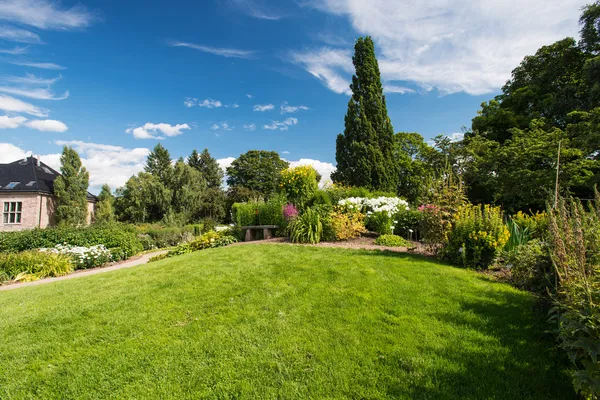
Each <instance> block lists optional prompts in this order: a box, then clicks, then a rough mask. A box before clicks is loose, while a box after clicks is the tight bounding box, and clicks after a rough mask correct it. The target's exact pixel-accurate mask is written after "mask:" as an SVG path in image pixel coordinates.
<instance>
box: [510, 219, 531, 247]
mask: <svg viewBox="0 0 600 400" xmlns="http://www.w3.org/2000/svg"><path fill="white" fill-rule="evenodd" d="M506 226H507V227H508V233H509V237H508V241H507V242H506V244H505V245H504V250H506V251H509V252H510V251H514V250H516V248H517V247H519V246H523V245H524V244H526V243H527V242H529V240H530V239H531V232H529V228H528V227H525V228H522V227H521V226H520V225H519V224H518V223H517V222H516V221H515V220H514V219H512V218H509V219H508V221H507V222H506Z"/></svg>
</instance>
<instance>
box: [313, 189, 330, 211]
mask: <svg viewBox="0 0 600 400" xmlns="http://www.w3.org/2000/svg"><path fill="white" fill-rule="evenodd" d="M330 205H331V198H330V197H329V193H327V191H325V190H317V191H315V193H314V194H313V196H312V199H310V200H309V201H308V206H309V207H313V206H330Z"/></svg>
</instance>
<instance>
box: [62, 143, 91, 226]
mask: <svg viewBox="0 0 600 400" xmlns="http://www.w3.org/2000/svg"><path fill="white" fill-rule="evenodd" d="M60 164H61V166H60V173H61V175H60V176H58V177H57V178H56V179H55V180H54V195H55V196H56V223H57V224H59V225H67V226H79V225H83V224H85V223H86V219H87V189H88V185H89V181H90V175H89V173H88V172H87V171H86V169H85V167H83V166H82V164H81V159H80V158H79V154H77V152H76V151H75V150H73V149H72V148H70V147H67V146H65V147H64V148H63V152H62V155H61V156H60Z"/></svg>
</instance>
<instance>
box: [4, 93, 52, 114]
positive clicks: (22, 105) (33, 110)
mask: <svg viewBox="0 0 600 400" xmlns="http://www.w3.org/2000/svg"><path fill="white" fill-rule="evenodd" d="M0 110H4V111H6V112H15V113H26V114H30V115H35V116H36V117H45V116H47V115H48V110H45V109H42V108H40V107H37V106H34V105H33V104H30V103H26V102H24V101H21V100H19V99H15V98H14V97H10V96H7V95H3V94H0Z"/></svg>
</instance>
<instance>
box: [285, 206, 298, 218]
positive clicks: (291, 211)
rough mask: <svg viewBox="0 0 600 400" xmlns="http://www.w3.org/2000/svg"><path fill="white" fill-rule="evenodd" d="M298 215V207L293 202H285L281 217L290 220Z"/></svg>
mask: <svg viewBox="0 0 600 400" xmlns="http://www.w3.org/2000/svg"><path fill="white" fill-rule="evenodd" d="M297 216H298V209H297V208H296V206H295V205H293V204H286V205H284V206H283V217H284V218H285V220H286V221H288V222H289V221H290V220H292V219H294V218H296V217H297Z"/></svg>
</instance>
